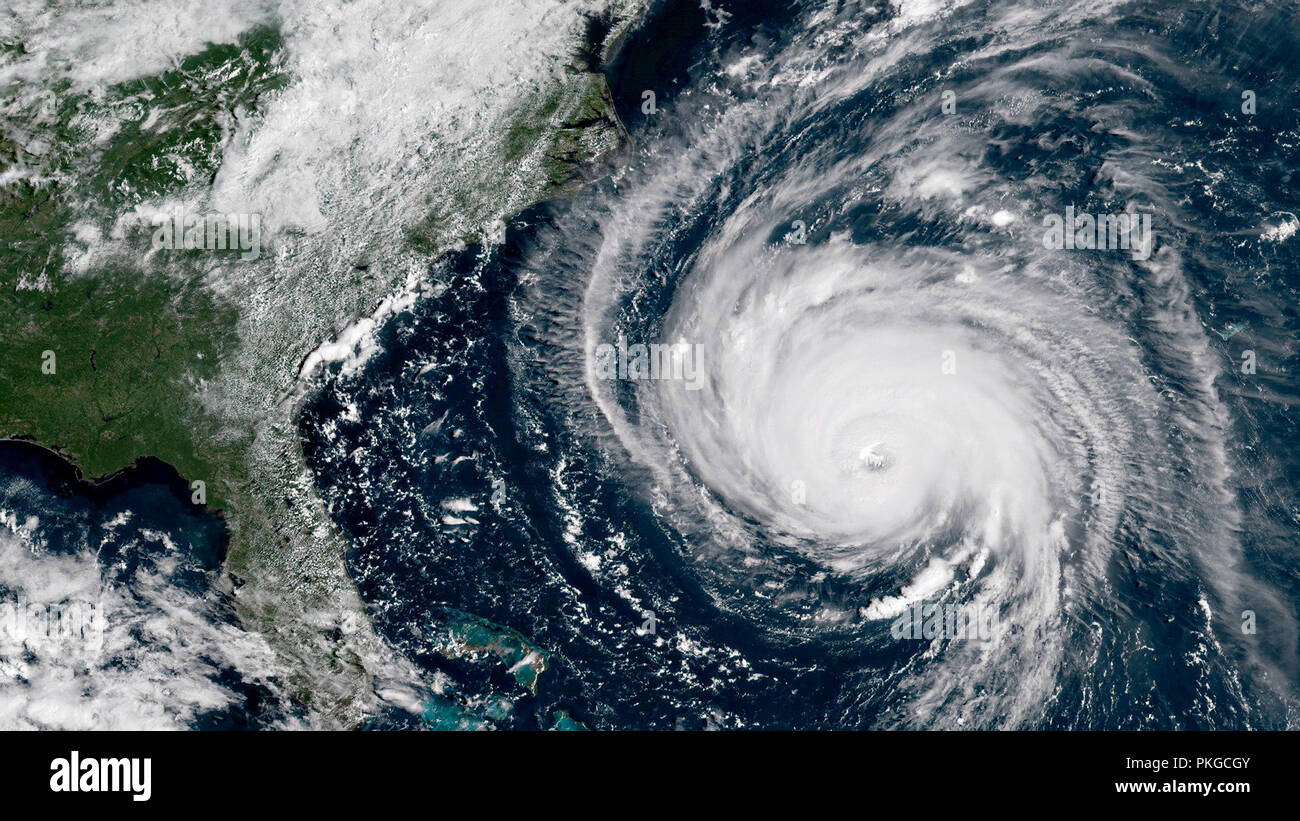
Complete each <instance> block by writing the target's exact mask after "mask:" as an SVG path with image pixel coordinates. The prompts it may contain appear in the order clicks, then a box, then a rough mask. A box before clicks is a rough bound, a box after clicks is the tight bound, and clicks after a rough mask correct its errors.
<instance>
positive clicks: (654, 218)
mask: <svg viewBox="0 0 1300 821" xmlns="http://www.w3.org/2000/svg"><path fill="white" fill-rule="evenodd" d="M1298 39H1300V18H1298V17H1297V15H1296V13H1295V10H1294V8H1293V7H1292V6H1289V5H1285V4H1279V3H1271V2H1260V3H1236V2H1230V3H1216V4H1191V3H1161V2H1157V3H1140V4H1139V3H1119V2H1087V3H1060V2H1057V3H1025V2H972V3H960V2H942V1H941V0H925V1H924V2H912V1H911V0H903V2H896V3H868V2H836V3H829V4H827V3H811V2H803V3H800V2H796V3H779V4H778V3H765V2H743V3H742V2H721V0H713V1H712V2H703V3H701V2H667V3H661V4H657V5H656V6H655V7H654V11H653V12H652V13H651V15H650V16H649V18H648V19H647V20H646V22H645V23H644V25H643V26H642V27H641V28H640V29H638V30H637V31H636V32H635V33H634V34H633V35H632V36H631V37H630V38H629V39H628V41H627V43H626V44H625V45H624V47H623V49H622V51H621V52H620V56H619V57H618V58H617V60H616V61H615V63H614V64H613V65H611V66H609V67H608V71H607V76H608V78H609V81H610V85H611V89H612V92H613V95H614V99H615V102H616V104H617V107H618V110H619V113H620V115H621V116H622V118H623V120H624V123H625V125H626V127H627V129H628V132H629V137H630V144H629V146H628V147H627V148H626V149H625V150H624V151H622V152H621V153H620V154H618V155H617V156H614V157H611V158H608V159H607V160H606V161H605V163H604V164H603V165H602V166H601V167H599V168H593V169H591V175H592V177H593V178H594V179H593V181H592V183H591V184H590V185H589V186H588V187H587V188H586V189H585V190H584V191H583V192H582V193H580V194H578V195H577V196H575V197H573V198H571V199H566V200H560V201H555V202H550V203H545V204H542V205H539V206H536V207H534V208H532V209H530V210H528V211H527V212H525V213H523V214H521V215H520V216H519V217H518V218H516V219H515V220H513V221H512V222H511V223H510V224H509V226H508V227H507V229H506V231H505V235H504V237H503V238H502V239H501V240H500V242H497V243H494V244H491V245H488V246H471V247H468V248H465V249H463V250H461V251H459V252H457V253H455V254H452V255H450V256H448V257H446V258H443V259H439V260H435V261H431V263H430V266H429V270H428V273H427V281H428V287H427V288H426V289H425V291H424V293H423V295H422V296H421V297H420V298H419V299H418V300H416V301H415V303H414V304H413V305H412V306H411V307H410V309H409V310H406V311H403V312H401V313H398V314H397V315H396V316H394V317H393V318H392V319H391V320H390V321H388V322H387V323H386V324H385V325H384V326H383V327H381V328H380V329H379V330H378V331H377V332H376V338H375V342H376V344H375V345H374V346H367V347H366V349H365V350H366V356H365V357H364V358H363V359H361V360H356V361H350V362H342V363H334V364H331V365H329V366H327V367H326V368H325V369H324V372H323V373H322V374H321V375H320V376H319V378H318V381H317V382H316V384H315V386H314V388H313V390H312V392H311V395H310V398H309V399H308V400H307V402H306V404H305V406H304V409H303V412H302V415H301V418H300V429H301V435H302V439H303V443H304V448H305V451H306V453H307V457H308V464H309V466H310V468H311V470H312V474H313V476H314V480H315V482H316V485H317V488H318V490H319V493H320V495H321V497H322V498H323V499H324V500H325V502H326V504H327V506H328V508H329V511H330V515H331V516H332V517H333V519H334V521H335V522H336V523H337V524H338V526H339V527H340V528H341V529H342V530H343V531H344V533H345V534H346V535H347V536H348V538H349V541H350V544H351V549H350V551H349V553H348V556H347V564H348V569H349V572H350V574H351V576H352V578H353V580H354V581H355V583H356V585H357V587H358V589H359V590H360V592H361V594H362V598H363V599H364V601H365V602H366V607H367V612H368V613H369V615H370V617H371V619H372V620H373V622H374V624H375V626H376V628H377V630H378V631H379V633H380V634H381V635H382V636H383V637H384V638H385V639H386V640H387V641H389V642H391V643H392V644H393V645H394V646H395V647H396V648H398V649H399V650H400V651H401V652H402V653H403V654H404V655H405V656H406V657H407V658H409V659H410V660H412V661H413V662H414V663H415V664H416V666H417V668H418V670H419V671H420V674H421V675H422V676H423V677H424V678H425V682H424V684H425V687H424V689H423V690H422V694H421V695H420V696H419V698H418V699H416V702H414V703H413V701H412V699H411V698H402V699H390V700H389V701H388V702H387V703H388V704H389V706H388V707H387V708H386V709H385V710H384V711H383V712H382V713H381V714H380V715H377V716H376V717H375V720H374V722H373V723H372V725H371V726H372V727H374V728H376V729H382V728H409V727H432V728H439V727H452V726H457V727H465V726H482V727H498V728H517V729H538V728H547V729H549V728H553V727H556V728H570V727H588V728H631V729H675V728H676V729H707V728H803V729H811V728H837V729H866V728H914V729H938V728H968V729H981V728H989V729H1004V728H1023V729H1245V728H1264V729H1288V728H1295V726H1296V725H1297V719H1298V718H1300V714H1298V713H1297V696H1298V695H1300V658H1298V657H1297V650H1298V649H1300V630H1298V622H1297V619H1298V618H1300V613H1298V612H1297V601H1300V557H1298V556H1297V551H1298V547H1300V538H1297V537H1298V536H1300V493H1298V491H1297V488H1300V481H1298V479H1300V452H1298V451H1297V449H1296V447H1295V443H1296V441H1297V440H1298V437H1300V425H1298V423H1300V418H1298V417H1297V410H1296V408H1297V403H1298V402H1300V380H1298V379H1297V377H1296V373H1297V368H1298V367H1300V356H1298V355H1297V342H1298V340H1300V315H1298V312H1297V306H1298V305H1300V257H1297V250H1296V249H1297V246H1296V243H1297V242H1300V239H1296V238H1295V236H1294V235H1295V233H1296V231H1297V229H1300V217H1297V214H1300V203H1297V201H1296V199H1297V198H1296V195H1295V193H1294V192H1295V190H1296V189H1295V186H1294V184H1293V180H1292V175H1293V174H1294V173H1296V169H1298V168H1300V157H1298V156H1297V153H1298V152H1300V115H1297V113H1296V110H1295V108H1294V106H1293V105H1292V104H1291V101H1293V100H1294V99H1295V97H1296V93H1297V90H1298V89H1297V82H1298V81H1300V65H1298V64H1297V61H1296V60H1297V58H1296V55H1297V54H1300V51H1298V50H1297V40H1298ZM1080 214H1088V215H1091V216H1092V217H1094V218H1095V217H1098V216H1105V217H1108V218H1113V217H1118V216H1123V217H1125V219H1126V220H1127V221H1130V222H1129V224H1130V226H1131V229H1132V230H1130V231H1129V232H1128V233H1126V234H1124V236H1123V238H1124V240H1126V242H1125V244H1124V245H1123V246H1120V247H1116V246H1117V243H1118V239H1119V236H1120V234H1119V233H1116V234H1113V235H1107V233H1106V231H1105V230H1103V231H1101V232H1100V235H1098V234H1097V233H1093V232H1092V231H1091V229H1090V228H1089V230H1086V231H1081V232H1080V233H1078V234H1077V235H1074V236H1072V237H1071V238H1070V239H1071V241H1069V242H1065V241H1058V242H1054V241H1053V237H1052V235H1051V234H1050V230H1049V229H1050V228H1051V226H1052V224H1053V223H1052V218H1056V219H1057V220H1060V221H1066V220H1071V221H1072V220H1075V219H1077V217H1078V215H1080ZM1144 220H1145V222H1144ZM1057 224H1058V225H1059V224H1060V223H1059V222H1058V223H1057ZM1069 224H1071V225H1073V224H1075V223H1073V222H1070V223H1069ZM1143 224H1145V225H1147V226H1149V233H1148V234H1147V235H1146V236H1145V237H1144V236H1142V235H1141V234H1140V233H1139V232H1138V231H1137V226H1140V225H1143ZM1058 239H1059V235H1058ZM1093 244H1100V245H1103V246H1105V247H1088V246H1089V245H1093ZM651 344H654V345H672V346H675V347H674V348H673V349H671V351H672V352H668V353H664V356H665V357H666V358H664V359H663V360H662V361H659V362H657V364H656V367H655V368H654V369H653V370H646V371H639V370H638V369H637V367H636V366H632V365H630V364H629V363H628V361H627V360H628V359H629V358H630V357H633V356H635V347H634V346H637V345H646V346H649V345H651ZM664 350H668V349H664ZM611 352H613V353H612V354H611ZM661 353H663V351H661ZM610 356H613V357H614V360H619V361H622V367H619V366H618V363H617V362H615V365H614V367H613V368H612V370H611V368H610V363H611V361H613V360H610V359H609V357H610ZM674 357H675V358H674ZM661 366H662V367H661ZM696 366H698V367H696ZM647 367H648V366H647ZM674 367H675V368H676V371H674ZM6 448H8V449H6V450H0V511H3V513H0V515H2V516H3V517H4V519H3V521H4V522H5V523H7V527H8V529H7V531H6V530H5V529H4V528H0V538H2V539H5V540H7V541H4V542H3V543H0V544H2V545H3V547H4V551H3V553H0V556H9V557H14V556H19V557H21V558H20V559H12V558H11V559H6V560H5V562H4V566H5V567H6V569H5V570H4V572H3V574H2V575H0V592H5V591H16V590H17V587H18V585H19V580H20V579H23V578H27V577H28V576H29V575H30V573H31V572H32V570H31V568H32V567H36V566H40V567H46V566H55V565H57V566H58V567H59V568H64V567H65V565H66V566H67V569H66V573H67V574H68V575H69V576H70V577H76V578H81V579H82V581H81V582H79V584H80V585H81V587H79V588H77V589H78V590H80V589H85V590H91V589H98V588H100V587H102V588H104V589H111V590H113V591H115V592H114V594H113V595H114V596H116V597H118V598H121V599H122V600H123V601H125V602H127V603H128V604H129V606H130V608H131V610H130V611H129V612H131V613H132V614H133V615H132V617H131V618H139V620H140V621H141V622H143V623H149V624H158V625H164V626H165V627H166V629H176V628H174V627H172V626H167V625H173V624H180V625H182V627H181V628H180V629H181V630H182V633H183V635H184V636H186V637H187V638H186V639H185V641H183V642H181V643H180V646H181V647H183V648H185V649H184V651H183V652H181V653H180V655H179V656H177V657H176V658H172V659H170V660H169V661H168V662H167V663H166V664H161V663H160V664H159V665H158V666H157V667H152V668H148V665H147V664H145V665H143V666H142V665H137V666H136V668H130V669H146V668H148V669H149V670H150V674H149V675H148V676H145V675H127V674H123V681H124V682H127V683H128V685H124V686H129V688H130V692H133V693H141V694H142V693H145V692H146V691H148V692H152V691H153V689H157V688H156V687H154V686H153V685H154V684H157V683H158V682H163V681H172V680H175V681H177V682H180V683H182V684H183V688H177V689H179V692H180V695H178V696H175V697H168V698H164V697H161V696H159V697H158V701H159V703H158V705H157V717H158V723H168V722H170V723H180V724H188V725H190V726H264V725H267V724H275V723H277V722H284V721H289V720H291V718H292V712H293V711H292V709H291V708H289V707H288V706H287V702H286V701H285V700H284V699H283V696H282V694H281V684H280V683H279V682H277V681H276V680H275V679H274V677H273V676H270V675H269V674H268V673H267V670H268V669H269V664H267V665H264V664H263V661H264V656H263V654H265V653H266V652H267V651H266V648H265V647H264V646H263V645H262V644H261V643H260V642H259V640H258V639H257V637H256V636H250V635H248V634H245V633H242V632H240V631H238V630H237V629H236V628H235V627H234V622H233V616H232V614H231V612H230V609H229V604H228V592H227V591H224V590H222V589H221V587H222V582H221V581H220V577H219V573H218V572H217V571H218V568H219V566H220V558H221V555H222V551H223V549H224V547H223V545H224V542H223V538H224V537H223V535H222V530H221V523H220V521H219V520H217V519H213V518H212V517H210V516H208V515H207V514H204V513H202V512H200V511H197V510H193V509H191V506H189V505H188V503H187V502H186V497H187V494H186V492H185V491H186V489H185V488H184V485H183V483H181V484H180V487H179V488H177V487H176V481H174V480H173V479H168V478H167V477H166V476H165V475H164V474H165V473H166V471H165V470H162V469H159V471H161V472H159V471H154V470H153V469H149V468H146V469H143V471H142V472H141V473H140V474H139V475H135V474H133V478H131V479H129V480H122V481H119V482H116V483H114V484H113V485H111V486H110V487H106V488H99V489H94V490H90V489H87V488H86V487H84V486H80V485H77V484H76V483H75V482H71V481H70V480H68V479H67V478H66V476H65V474H66V471H63V472H62V473H61V471H62V470H63V469H62V468H59V467H58V466H57V465H53V464H50V463H49V462H48V460H46V459H45V457H44V456H36V455H34V453H33V451H32V449H30V448H26V447H25V446H6ZM15 448H17V449H15ZM61 476H63V477H64V478H60V477H61ZM173 478H174V474H173ZM29 520H30V521H32V522H34V524H33V525H32V526H31V527H27V526H26V525H25V524H24V523H25V522H28V521H29ZM25 527H26V528H27V529H26V530H24V528H25ZM51 572H53V571H51ZM58 572H60V573H63V572H65V571H64V570H63V569H60V570H59V571H58ZM77 574H81V575H79V576H78V575H77ZM27 595H28V596H29V598H30V597H31V596H32V595H34V594H32V593H28V594H27ZM44 595H46V597H47V598H48V596H50V595H53V594H44ZM14 597H15V599H17V598H18V594H17V593H14ZM925 608H930V609H929V610H927V609H925ZM935 608H939V609H938V610H937V611H936V610H935ZM157 612H165V613H168V614H170V616H169V618H167V619H162V618H161V617H159V618H157V619H153V620H151V619H150V618H148V617H147V615H148V614H151V613H157ZM932 612H941V613H964V614H979V615H980V618H982V619H984V621H982V622H981V629H980V631H979V635H978V636H971V635H954V634H953V631H952V623H951V622H948V623H946V624H939V625H938V626H937V628H936V630H934V631H931V632H930V633H928V634H927V633H925V631H924V630H920V631H918V633H917V634H915V635H914V634H911V633H909V632H908V631H907V630H906V629H905V628H906V624H905V623H903V622H900V619H902V620H906V619H908V618H912V617H913V616H914V615H915V616H916V617H917V618H919V619H920V620H921V621H926V620H928V616H927V615H925V614H929V613H932ZM110 622H111V620H110ZM900 625H901V627H902V628H904V629H900ZM158 629H164V627H159V628H158ZM186 631H188V632H186ZM223 637H225V638H226V639H228V640H223ZM153 640H154V637H152V636H150V635H145V636H144V640H143V641H141V642H140V643H139V647H138V648H136V649H130V648H127V649H124V650H122V652H135V653H141V654H143V655H144V657H145V658H146V659H147V658H150V657H151V656H150V647H151V646H153V645H151V644H150V641H153ZM124 641H125V639H124ZM140 648H143V649H140ZM124 664H125V662H124ZM128 667H129V666H128ZM105 669H107V670H110V671H112V670H117V669H118V668H116V667H113V666H112V665H111V664H110V665H109V666H108V667H106V668H105ZM123 669H127V668H126V667H124V668H123ZM24 670H25V672H20V673H18V674H16V675H17V678H16V679H15V682H16V683H15V684H13V685H10V684H7V683H5V681H6V680H5V679H4V678H3V677H0V686H4V687H20V688H25V689H23V690H22V692H24V693H26V694H27V695H25V696H24V698H25V699H36V698H37V694H38V692H43V690H42V685H39V683H38V679H39V676H41V675H50V676H55V677H57V675H58V672H57V668H55V667H52V666H50V665H48V664H46V663H43V662H38V661H33V662H30V663H29V664H28V666H27V667H26V668H24ZM42 670H44V671H47V672H45V673H42V672H41V671H42ZM106 675H107V674H106ZM169 676H172V677H173V678H168V677H169ZM168 686H171V685H168ZM151 688H153V689H151ZM184 688H188V689H184ZM381 695H382V694H381ZM138 697H140V698H146V696H145V695H139V696H138ZM14 703H15V704H17V703H18V702H16V701H15V702H14ZM34 704H35V702H34V701H32V702H30V703H28V702H24V703H23V704H22V705H21V706H20V707H13V708H9V709H11V710H15V709H17V710H21V711H22V715H15V716H10V719H11V721H13V722H19V721H21V720H30V721H31V722H32V723H39V717H40V715H41V713H40V709H49V710H57V709H58V708H59V704H58V702H57V701H55V702H52V703H51V704H50V705H49V706H48V708H39V706H33V705H34ZM0 709H4V708H0ZM6 723H10V722H6Z"/></svg>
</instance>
